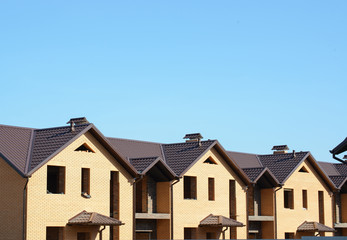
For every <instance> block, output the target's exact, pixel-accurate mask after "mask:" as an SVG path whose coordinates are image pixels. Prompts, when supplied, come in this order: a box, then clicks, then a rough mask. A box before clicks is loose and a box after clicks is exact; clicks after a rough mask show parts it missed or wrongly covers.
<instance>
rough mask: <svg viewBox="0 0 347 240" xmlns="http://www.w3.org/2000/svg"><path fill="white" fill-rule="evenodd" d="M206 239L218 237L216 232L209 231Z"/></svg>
mask: <svg viewBox="0 0 347 240" xmlns="http://www.w3.org/2000/svg"><path fill="white" fill-rule="evenodd" d="M206 239H217V237H216V233H215V232H207V233H206Z"/></svg>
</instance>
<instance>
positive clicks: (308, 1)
mask: <svg viewBox="0 0 347 240" xmlns="http://www.w3.org/2000/svg"><path fill="white" fill-rule="evenodd" d="M346 12H347V1H345V0H341V1H319V0H305V1H302V0H300V1H294V0H291V1H278V0H276V1H265V0H264V1H259V0H256V1H255V0H254V1H241V0H240V1H234V0H225V1H203V0H199V1H193V0H192V1H186V0H184V1H180V0H175V1H163V0H160V1H151V0H148V1H142V0H141V1H85V0H84V1H77V0H74V1H35V0H31V1H16V0H11V1H7V0H3V1H1V2H0V36H1V37H0V81H1V93H0V96H1V103H0V104H1V105H0V106H1V118H0V119H1V121H0V123H1V124H8V125H16V126H27V127H35V128H44V127H53V126H61V125H65V123H66V122H67V121H68V120H69V118H71V117H79V116H85V117H87V118H88V120H89V121H90V122H93V123H94V124H95V125H96V127H97V128H99V129H100V130H101V131H102V132H103V133H104V135H106V136H110V137H111V136H113V137H121V138H131V139H140V140H148V141H155V142H165V143H166V142H167V143H170V142H179V141H182V137H183V136H184V135H185V134H186V133H192V132H200V133H201V134H202V135H203V136H204V137H205V139H209V138H210V139H218V140H219V141H220V142H221V144H222V145H223V146H224V147H225V148H226V149H229V150H234V151H241V152H251V153H270V152H271V147H272V146H273V145H279V144H287V145H288V146H289V147H290V148H291V150H292V149H295V150H296V151H301V150H309V151H311V152H312V153H313V155H314V156H315V158H316V159H317V160H319V161H332V158H331V155H330V153H329V150H330V149H332V148H333V147H335V146H336V145H337V144H338V143H339V142H341V141H342V140H343V139H344V138H345V137H347V131H346V122H347V111H346V102H347V101H346V97H347V91H346V90H347V73H346V70H347V15H346Z"/></svg>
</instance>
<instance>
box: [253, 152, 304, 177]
mask: <svg viewBox="0 0 347 240" xmlns="http://www.w3.org/2000/svg"><path fill="white" fill-rule="evenodd" d="M308 154H309V152H297V153H295V155H294V154H293V153H284V154H270V155H258V158H259V160H260V161H261V163H262V164H263V165H264V166H265V167H267V168H269V169H270V171H271V172H272V173H273V175H275V177H276V178H277V180H278V181H279V182H280V183H283V182H284V181H285V180H286V179H287V178H288V177H289V175H290V174H291V173H292V172H293V170H294V169H296V167H297V166H298V164H299V163H301V162H302V161H303V160H304V159H305V158H306V157H307V156H308Z"/></svg>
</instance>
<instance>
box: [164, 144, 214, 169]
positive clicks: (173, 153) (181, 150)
mask: <svg viewBox="0 0 347 240" xmlns="http://www.w3.org/2000/svg"><path fill="white" fill-rule="evenodd" d="M215 143H217V141H216V140H207V141H201V142H200V144H199V143H198V142H184V143H174V144H163V145H162V148H163V152H164V155H165V161H166V163H167V164H168V165H169V166H170V168H171V169H172V170H173V171H174V172H175V173H176V174H177V176H180V175H181V174H182V173H183V172H184V171H185V170H186V169H188V167H189V166H190V165H191V164H193V163H194V162H195V160H196V159H198V158H199V157H200V156H201V155H202V154H203V153H205V151H207V150H208V149H209V148H210V147H212V145H213V144H215Z"/></svg>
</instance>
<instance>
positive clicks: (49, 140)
mask: <svg viewBox="0 0 347 240" xmlns="http://www.w3.org/2000/svg"><path fill="white" fill-rule="evenodd" d="M88 126H90V124H83V125H77V126H75V131H71V128H70V127H69V126H66V127H57V128H47V129H38V130H35V131H34V140H33V146H32V154H31V161H30V164H29V167H28V170H27V172H30V171H31V170H33V169H34V168H35V167H36V166H38V165H39V164H40V163H42V162H43V161H44V160H45V159H46V158H48V157H49V156H50V155H51V154H53V153H54V152H55V151H57V150H58V149H60V148H61V147H62V146H64V145H65V144H66V143H68V142H69V141H70V140H71V139H73V138H74V137H76V136H77V135H79V134H80V133H81V132H82V131H83V130H85V129H86V128H87V127H88Z"/></svg>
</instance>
